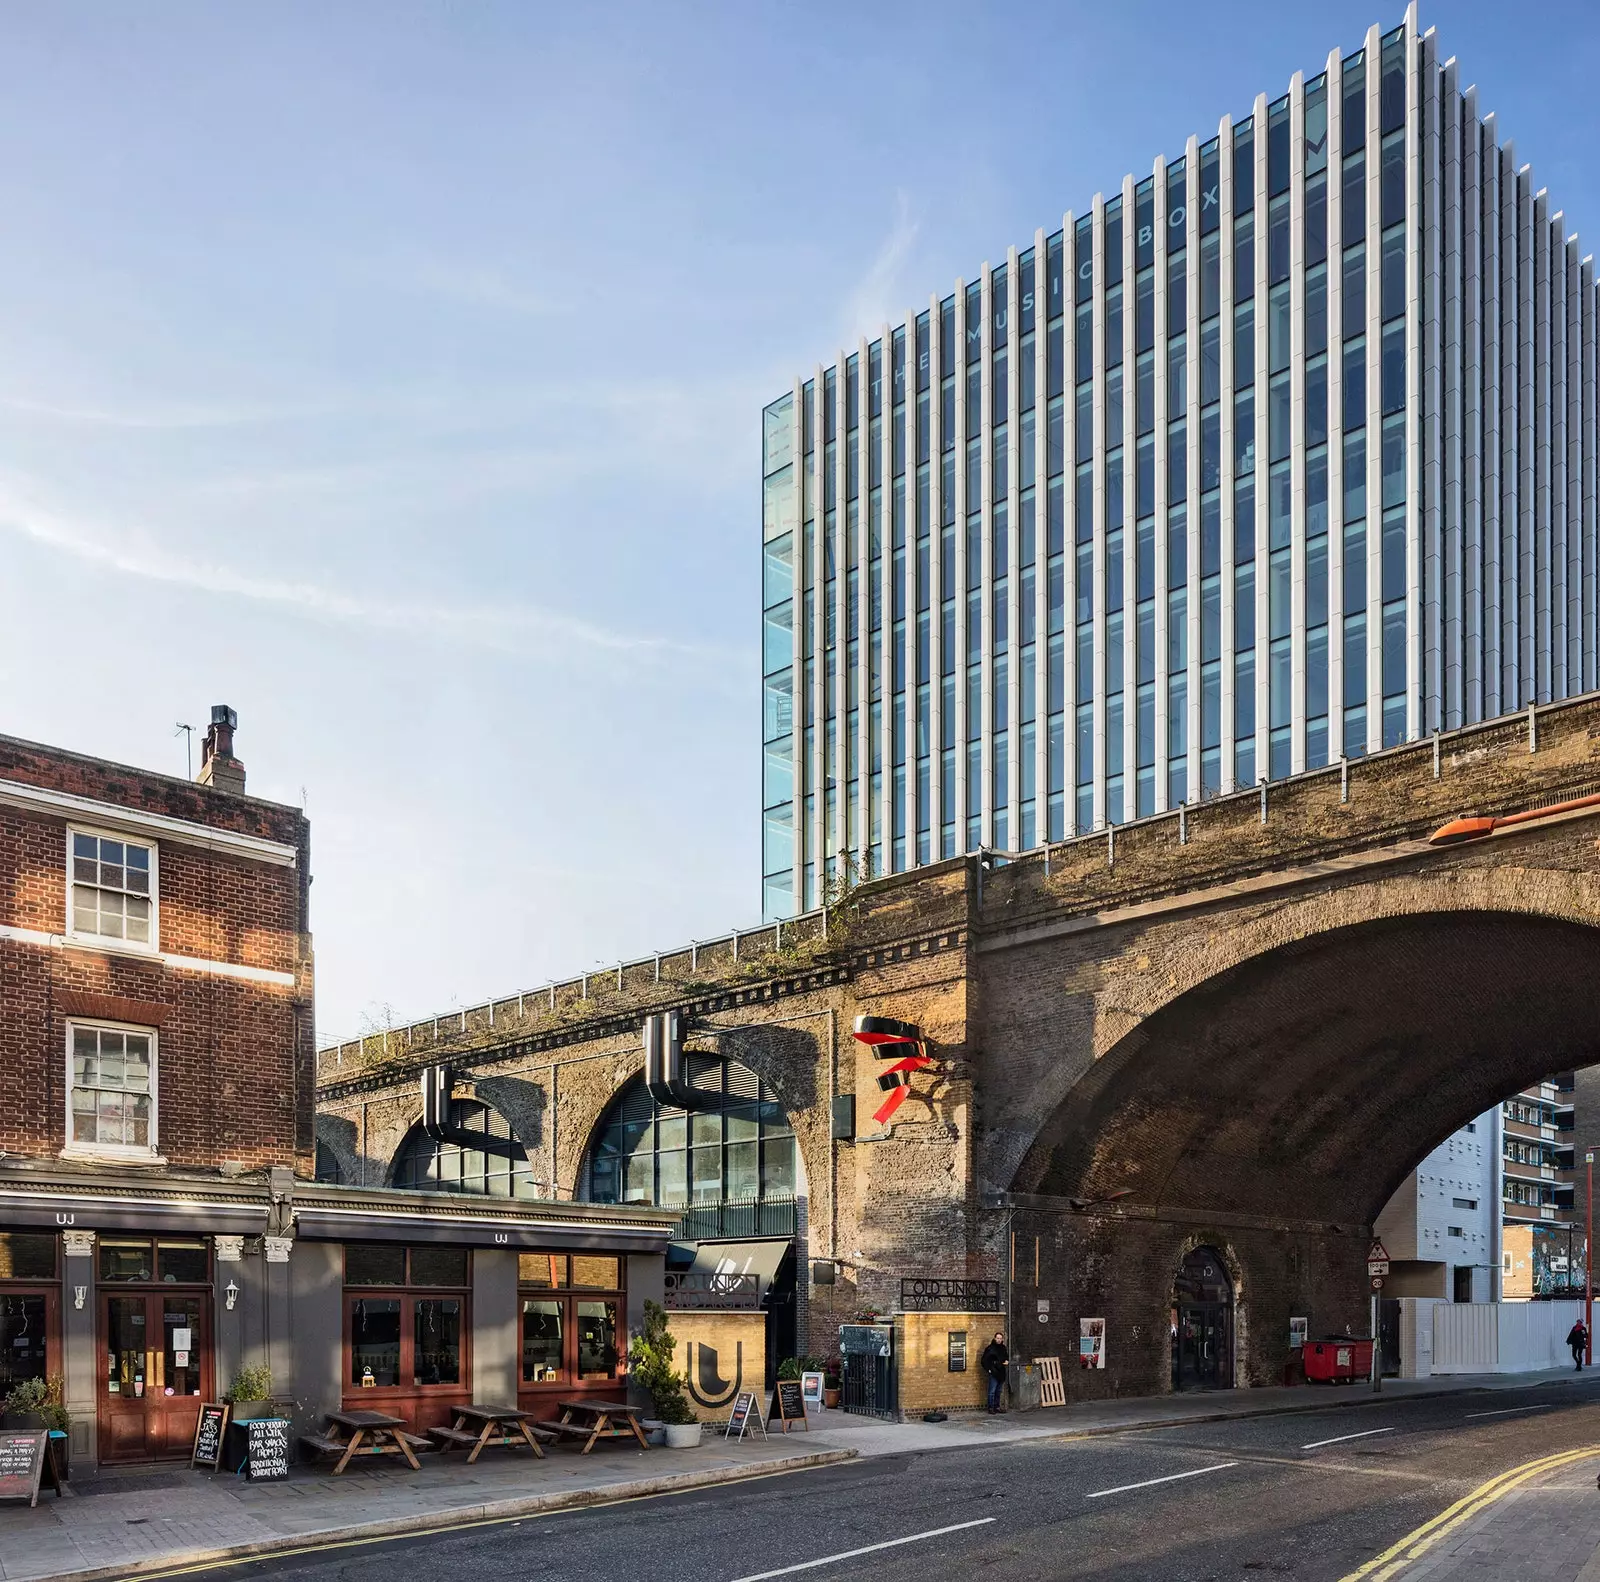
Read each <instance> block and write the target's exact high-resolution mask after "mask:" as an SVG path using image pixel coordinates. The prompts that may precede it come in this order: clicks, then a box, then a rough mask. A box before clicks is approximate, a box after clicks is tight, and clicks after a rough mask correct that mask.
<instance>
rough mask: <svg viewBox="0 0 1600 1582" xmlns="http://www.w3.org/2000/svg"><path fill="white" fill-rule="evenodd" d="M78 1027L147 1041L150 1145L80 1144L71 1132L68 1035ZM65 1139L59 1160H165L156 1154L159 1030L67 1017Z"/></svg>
mask: <svg viewBox="0 0 1600 1582" xmlns="http://www.w3.org/2000/svg"><path fill="white" fill-rule="evenodd" d="M80 1027H92V1028H94V1029H95V1030H96V1031H97V1032H99V1031H105V1032H111V1033H140V1034H142V1035H143V1036H145V1037H147V1038H148V1039H149V1040H150V1142H149V1144H148V1146H146V1147H144V1148H139V1147H136V1146H132V1145H130V1144H127V1143H101V1142H82V1141H80V1140H79V1139H77V1138H76V1137H74V1136H73V1132H72V1092H73V1081H72V1042H73V1040H72V1035H73V1033H74V1032H75V1031H76V1030H77V1029H78V1028H80ZM66 1096H67V1102H66V1112H67V1113H66V1133H65V1135H66V1139H67V1145H66V1147H65V1148H63V1149H62V1150H61V1157H62V1158H63V1159H124V1160H138V1161H140V1162H142V1163H145V1164H162V1165H164V1164H165V1163H166V1162H167V1161H166V1160H165V1159H164V1158H163V1157H162V1155H161V1151H160V1142H161V1030H160V1029H159V1028H156V1027H146V1026H143V1025H142V1024H140V1023H138V1022H113V1021H110V1020H108V1019H107V1018H105V1017H100V1016H70V1017H68V1018H67V1047H66Z"/></svg>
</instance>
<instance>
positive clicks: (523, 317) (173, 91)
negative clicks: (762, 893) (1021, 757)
mask: <svg viewBox="0 0 1600 1582" xmlns="http://www.w3.org/2000/svg"><path fill="white" fill-rule="evenodd" d="M1401 14H1402V13H1401V10H1400V8H1399V7H1397V6H1396V7H1391V8H1388V9H1386V10H1384V11H1382V12H1377V11H1373V10H1372V9H1371V8H1370V7H1369V6H1356V5H1351V4H1345V3H1330V4H1324V5H1319V6H1317V7H1311V6H1283V5H1282V4H1270V5H1269V4H1238V5H1227V4H1220V3H1219V4H1216V5H1213V6H1211V7H1207V8H1196V7H1193V6H1188V5H1156V4H1135V3H1127V4H1122V5H1115V6H1104V5H1102V6H1094V7H1090V6H1081V5H1076V4H1066V3H1058V4H1053V5H1038V6H1022V5H1008V6H998V5H996V6H990V7H973V6H965V7H957V6H954V5H949V4H941V3H918V4H894V3H885V4H875V5H869V6H862V5H860V4H851V5H846V4H811V5H807V6H800V5H793V4H790V5H778V4H756V3H749V4H735V3H733V0H729V3H727V4H724V5H709V4H707V5H678V4H663V3H656V4H619V5H611V6H606V7H598V6H596V7H590V6H577V7H573V6H563V7H555V6H543V5H538V4H533V3H509V0H507V3H490V0H477V3H472V4H454V5H446V4H441V3H433V4H426V5H424V4H406V3H401V0H385V3H382V4H378V3H370V4H367V3H358V0H346V3H341V4H338V5H333V6H328V5H323V4H312V3H309V0H288V3H272V4H267V3H264V0H235V3H230V4H228V5H225V6H219V5H215V4H192V5H189V4H177V3H166V0H144V3H142V4H140V5H138V6H108V5H105V4H103V3H100V0H92V3H91V0H23V3H20V4H15V5H12V6H10V7H8V8H7V12H6V34H7V40H6V47H5V49H4V51H3V52H0V215H3V220H0V303H3V304H5V308H4V310H3V311H0V594H3V603H0V731H4V732H6V733H9V734H13V735H19V736H24V737H30V738H34V739H37V740H43V741H48V742H54V743H58V744H61V745H64V746H70V747H73V748H77V749H80V750H83V751H87V752H91V753H96V754H101V755H104V756H107V757H110V758H114V759H119V760H123V761H126V762H130V763H135V764H141V765H145V766H149V767H152V768H157V769H165V770H169V771H176V772H180V773H181V772H182V770H183V763H184V757H183V743H182V741H181V740H177V739H174V737H173V734H172V731H173V725H174V723H175V722H176V721H179V720H187V721H191V722H193V723H195V724H196V725H197V726H203V725H204V723H205V720H206V718H207V713H208V706H209V705H210V704H212V703H214V702H220V701H226V702H228V703H231V704H232V705H233V706H234V707H235V708H237V709H238V711H239V715H240V735H239V751H240V754H241V756H242V757H243V758H244V760H245V762H246V764H247V766H248V768H249V773H250V788H251V790H252V791H254V792H255V793H257V794H259V795H262V796H268V797H273V798H277V799H279V800H283V801H287V802H294V803H299V802H301V801H302V798H303V799H304V803H305V806H306V808H307V811H308V812H309V814H310V816H311V819H312V826H313V828H312V839H313V854H314V862H315V873H316V887H315V890H314V894H313V922H314V926H315V929H316V936H317V940H316V943H317V956H318V990H319V1025H320V1033H321V1035H322V1037H323V1038H324V1039H331V1038H333V1037H337V1036H341V1035H343V1036H348V1035H349V1034H351V1033H353V1032H355V1031H357V1030H359V1029H361V1028H362V1027H363V1026H372V1025H382V1023H383V1021H384V1020H385V1019H386V1018H388V1017H390V1016H393V1017H394V1018H396V1019H405V1018H408V1017H413V1016H421V1015H424V1014H432V1013H434V1012H436V1011H441V1010H445V1009H448V1008H450V1007H451V1006H452V1005H456V1004H469V1003H473V1002H475V1001H478V1000H481V999H483V998H485V997H487V996H488V995H490V994H503V993H507V992H514V991H516V990H517V989H519V988H531V987H533V986H535V985H536V984H539V983H542V982H544V981H546V980H547V979H548V978H550V977H552V976H555V975H564V974H568V973H576V972H578V971H581V970H584V969H585V968H590V967H593V966H595V965H598V964H602V963H610V962H614V961H615V960H616V959H617V958H618V957H619V956H625V955H626V956H631V955H638V954H643V953H645V952H648V951H649V950H651V949H653V948H656V947H661V946H668V945H672V944H676V943H679V942H682V941H685V940H687V939H689V938H691V937H695V936H705V935H710V934H712V933H715V932H719V931H722V930H725V929H726V928H727V927H729V926H730V925H732V924H735V923H741V924H743V923H751V922H754V921H755V920H756V919H757V917H758V915H759V905H760V897H759V874H758V867H759V853H758V833H759V830H758V817H757V811H756V802H757V796H758V789H757V788H758V771H759V759H758V754H759V730H760V722H759V696H758V688H757V675H756V655H757V647H756V644H757V638H758V635H759V633H758V622H759V611H758V609H757V602H758V599H757V579H758V573H759V563H758V554H757V551H758V547H759V494H758V478H757V474H758V471H759V461H758V456H759V448H758V418H759V412H760V408H761V406H762V404H763V403H764V402H765V401H766V400H768V399H770V398H771V397H772V396H774V395H776V394H778V393H779V392H781V391H782V390H783V389H784V388H786V387H787V385H788V383H789V381H790V378H791V376H792V374H793V372H794V371H795V370H796V369H802V368H803V369H809V368H810V367H812V366H813V365H814V364H815V363H816V362H818V361H819V360H820V361H829V360H831V359H832V356H833V354H834V352H835V351H836V350H837V348H838V347H840V346H841V345H852V346H853V345H854V343H855V340H856V338H857V336H858V335H860V334H863V333H865V334H867V335H869V336H870V335H871V334H873V333H875V332H876V330H877V328H878V327H879V326H880V325H881V324H882V323H883V322H884V321H885V320H886V319H887V320H892V321H898V320H899V319H900V318H902V317H903V316H904V314H905V313H906V312H907V310H912V309H914V308H916V307H917V306H919V305H925V304H926V301H927V298H928V295H929V293H930V292H931V291H940V292H943V291H947V290H948V289H949V288H950V286H951V284H952V283H953V282H954V280H955V279H956V278H957V276H958V275H966V276H970V275H971V274H972V273H974V272H975V270H976V268H977V266H978V265H979V264H980V263H981V262H982V261H983V260H986V259H988V260H998V259H999V258H1001V257H1003V256H1004V253H1005V249H1006V247H1007V245H1008V244H1010V243H1016V244H1018V245H1025V244H1026V242H1027V241H1028V240H1029V239H1030V238H1031V237H1032V234H1033V231H1034V229H1035V227H1036V226H1040V225H1043V226H1044V227H1046V229H1050V228H1053V227H1054V225H1056V224H1059V221H1060V216H1061V213H1062V211H1063V210H1064V209H1066V208H1069V207H1070V208H1075V209H1081V208H1082V207H1083V206H1084V205H1085V204H1086V202H1087V201H1088V199H1089V198H1090V197H1091V196H1092V194H1093V193H1094V192H1095V191H1097V190H1101V189H1104V190H1108V191H1109V190H1112V189H1113V188H1114V187H1115V186H1116V185H1118V184H1119V182H1120V178H1121V176H1122V173H1123V172H1124V171H1125V170H1130V169H1131V170H1136V171H1139V172H1144V171H1147V170H1148V169H1149V168H1150V165H1151V162H1152V160H1153V159H1154V158H1155V156H1156V155H1158V154H1168V155H1170V154H1173V153H1176V152H1177V151H1179V150H1180V149H1181V148H1182V145H1183V142H1184V140H1185V138H1186V136H1187V135H1188V133H1189V132H1190V131H1195V132H1197V133H1199V134H1200V135H1201V136H1202V137H1203V136H1205V135H1208V134H1209V133H1210V132H1211V131H1213V130H1214V129H1215V127H1216V125H1217V121H1218V118H1219V117H1220V116H1222V115H1224V114H1233V115H1238V114H1242V113H1244V112H1245V111H1247V110H1248V109H1249V107H1250V103H1251V101H1252V99H1253V97H1254V95H1255V93H1256V92H1257V91H1265V92H1266V93H1268V94H1269V96H1270V95H1272V94H1275V93H1276V92H1279V91H1281V90H1282V88H1283V87H1284V86H1285V85H1286V84H1287V82H1288V79H1289V77H1290V75H1291V74H1292V73H1293V72H1294V71H1295V70H1297V69H1301V70H1304V71H1306V72H1307V73H1308V74H1310V73H1311V72H1314V71H1316V70H1318V69H1320V66H1321V63H1322V62H1323V60H1324V59H1325V57H1326V55H1327V52H1328V50H1329V49H1330V48H1332V47H1335V46H1338V47H1342V48H1351V47H1354V46H1355V45H1357V44H1358V43H1359V42H1360V41H1361V38H1362V36H1363V34H1364V32H1365V29H1366V26H1367V24H1368V23H1369V22H1373V21H1376V22H1378V23H1380V24H1381V25H1382V26H1384V27H1388V26H1391V25H1393V24H1394V23H1396V22H1398V21H1399V19H1400V16H1401ZM1508 15H1510V13H1508V12H1507V10H1506V8H1505V7H1504V6H1503V5H1502V4H1496V5H1492V6H1491V5H1478V4H1460V5H1449V6H1444V5H1440V6H1435V7H1432V8H1425V9H1424V11H1423V13H1422V23H1423V26H1424V27H1427V26H1429V25H1436V26H1437V27H1438V28H1439V30H1440V34H1441V38H1442V43H1443V53H1444V54H1446V55H1449V54H1456V55H1458V56H1459V57H1460V58H1461V61H1462V64H1463V71H1464V80H1466V81H1475V82H1477V83H1478V84H1479V86H1480V89H1481V91H1482V100H1481V102H1482V105H1483V107H1484V108H1485V109H1493V110H1496V111H1498V112H1499V113H1500V122H1501V127H1502V134H1503V135H1508V136H1511V137H1514V138H1515V139H1516V141H1517V150H1518V156H1519V159H1523V160H1528V161H1531V162H1532V164H1533V166H1534V173H1535V178H1536V183H1537V184H1543V185H1548V186H1549V188H1550V190H1551V192H1552V195H1553V198H1554V201H1555V202H1556V203H1558V204H1560V205H1561V206H1562V207H1563V208H1564V209H1565V211H1566V214H1567V216H1568V220H1569V228H1570V229H1576V230H1578V231H1579V232H1580V234H1582V235H1583V236H1584V237H1585V240H1586V242H1587V241H1588V239H1589V238H1591V237H1593V236H1595V235H1597V234H1600V176H1596V175H1595V174H1594V173H1592V171H1591V169H1590V168H1589V167H1588V165H1587V164H1586V162H1585V158H1584V156H1585V155H1586V154H1587V153H1588V152H1589V151H1590V150H1592V149H1593V148H1594V147H1595V146H1596V143H1597V133H1600V109H1597V108H1596V100H1595V97H1594V95H1593V93H1592V82H1593V79H1594V77H1595V75H1596V70H1597V68H1600V11H1597V10H1596V9H1595V8H1593V7H1592V6H1584V5H1572V4H1568V5H1563V4H1544V5H1541V6H1539V7H1537V8H1529V9H1528V10H1526V11H1524V12H1522V13H1517V15H1519V16H1525V17H1528V18H1531V19H1532V25H1522V24H1521V23H1519V24H1518V25H1517V26H1515V27H1511V26H1510V25H1508Z"/></svg>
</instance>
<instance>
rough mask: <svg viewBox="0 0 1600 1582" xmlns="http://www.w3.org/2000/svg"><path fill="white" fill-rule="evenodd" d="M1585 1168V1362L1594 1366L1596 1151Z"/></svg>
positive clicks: (1589, 1154)
mask: <svg viewBox="0 0 1600 1582" xmlns="http://www.w3.org/2000/svg"><path fill="white" fill-rule="evenodd" d="M1583 1168H1584V1172H1585V1174H1586V1175H1587V1176H1588V1178H1589V1181H1588V1185H1589V1194H1588V1195H1589V1223H1588V1228H1587V1229H1586V1230H1585V1232H1584V1243H1583V1333H1584V1336H1585V1339H1584V1342H1583V1360H1584V1364H1585V1365H1586V1366H1588V1367H1593V1366H1594V1261H1593V1260H1594V1251H1593V1248H1594V1150H1593V1149H1592V1148H1590V1149H1588V1150H1586V1151H1585V1153H1584V1156H1583Z"/></svg>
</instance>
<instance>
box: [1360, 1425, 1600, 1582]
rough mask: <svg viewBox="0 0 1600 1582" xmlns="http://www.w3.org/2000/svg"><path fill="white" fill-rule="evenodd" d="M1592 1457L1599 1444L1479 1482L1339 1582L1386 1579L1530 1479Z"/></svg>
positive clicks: (1599, 1451)
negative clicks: (1467, 1492)
mask: <svg viewBox="0 0 1600 1582" xmlns="http://www.w3.org/2000/svg"><path fill="white" fill-rule="evenodd" d="M1591 1456H1600V1445H1590V1446H1589V1447H1588V1448H1587V1449H1585V1450H1563V1451H1561V1452H1560V1454H1558V1455H1554V1456H1544V1457H1542V1458H1541V1459H1540V1460H1538V1461H1525V1462H1523V1464H1522V1465H1521V1466H1520V1467H1512V1468H1511V1470H1510V1471H1509V1472H1502V1473H1501V1474H1500V1475H1499V1477H1496V1478H1490V1479H1489V1481H1488V1482H1487V1483H1480V1484H1479V1485H1478V1487H1477V1488H1475V1489H1474V1490H1473V1491H1472V1492H1471V1493H1470V1494H1468V1495H1466V1496H1465V1497H1464V1498H1462V1499H1459V1500H1457V1501H1456V1502H1455V1504H1454V1505H1452V1506H1450V1507H1449V1509H1448V1510H1443V1511H1440V1512H1439V1514H1438V1515H1437V1516H1435V1517H1434V1518H1433V1520H1432V1521H1427V1522H1424V1523H1423V1524H1422V1525H1421V1526H1420V1527H1418V1528H1415V1529H1414V1530H1413V1531H1411V1532H1409V1533H1407V1534H1406V1535H1405V1537H1404V1538H1402V1539H1401V1540H1400V1541H1399V1543H1396V1544H1391V1545H1390V1546H1389V1547H1388V1548H1387V1549H1385V1550H1384V1551H1383V1553H1382V1554H1381V1555H1374V1556H1373V1557H1372V1559H1370V1560H1369V1561H1367V1563H1366V1564H1365V1565H1363V1566H1359V1567H1357V1569H1356V1570H1354V1571H1352V1572H1350V1573H1349V1574H1348V1575H1347V1576H1343V1577H1341V1578H1340V1579H1339V1582H1386V1579H1387V1578H1389V1577H1393V1576H1396V1575H1397V1574H1398V1573H1399V1572H1401V1571H1403V1570H1404V1569H1405V1568H1406V1567H1407V1566H1408V1565H1410V1564H1411V1563H1412V1562H1413V1561H1415V1560H1420V1559H1421V1558H1422V1557H1423V1555H1425V1554H1426V1553H1427V1552H1428V1551H1429V1550H1430V1549H1432V1548H1433V1546H1434V1545H1435V1544H1437V1543H1438V1542H1440V1540H1441V1539H1444V1538H1448V1537H1449V1536H1450V1534H1451V1533H1453V1532H1455V1531H1456V1529H1457V1528H1459V1527H1462V1526H1465V1524H1466V1523H1467V1522H1470V1521H1471V1520H1472V1518H1473V1517H1474V1516H1476V1515H1478V1514H1479V1512H1481V1511H1484V1510H1487V1509H1488V1507H1489V1506H1491V1505H1493V1504H1494V1502H1495V1501H1496V1500H1498V1499H1503V1498H1504V1497H1505V1496H1506V1495H1507V1494H1509V1493H1511V1491H1512V1490H1513V1489H1516V1488H1520V1487H1521V1485H1522V1484H1524V1483H1526V1482H1528V1481H1529V1479H1531V1478H1536V1477H1538V1476H1539V1475H1540V1474H1541V1473H1543V1472H1553V1471H1554V1470H1555V1469H1556V1468H1557V1467H1564V1466H1567V1465H1568V1464H1569V1463H1571V1462H1574V1461H1584V1460H1586V1459H1588V1458H1589V1457H1591Z"/></svg>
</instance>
